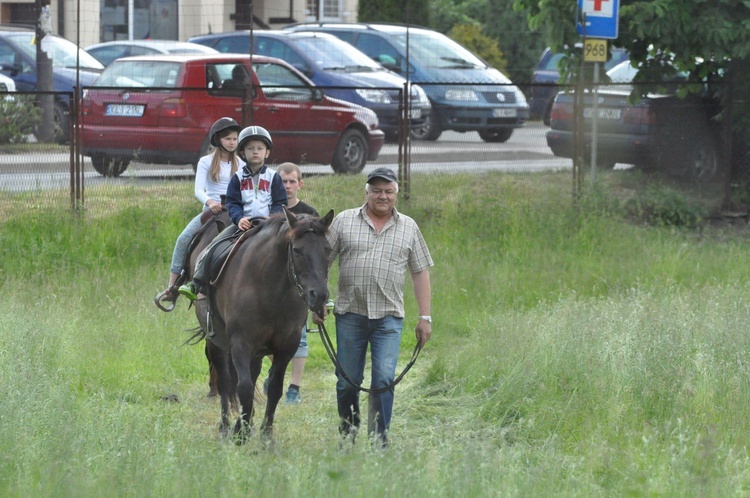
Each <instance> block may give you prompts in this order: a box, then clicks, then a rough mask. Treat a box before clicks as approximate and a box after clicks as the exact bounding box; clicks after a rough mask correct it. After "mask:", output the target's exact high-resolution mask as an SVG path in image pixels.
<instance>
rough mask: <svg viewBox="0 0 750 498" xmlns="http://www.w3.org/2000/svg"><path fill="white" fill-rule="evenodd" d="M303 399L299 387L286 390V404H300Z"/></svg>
mask: <svg viewBox="0 0 750 498" xmlns="http://www.w3.org/2000/svg"><path fill="white" fill-rule="evenodd" d="M301 401H302V396H300V395H299V391H298V390H297V389H288V390H287V392H286V404H287V405H298V404H299V403H300V402H301Z"/></svg>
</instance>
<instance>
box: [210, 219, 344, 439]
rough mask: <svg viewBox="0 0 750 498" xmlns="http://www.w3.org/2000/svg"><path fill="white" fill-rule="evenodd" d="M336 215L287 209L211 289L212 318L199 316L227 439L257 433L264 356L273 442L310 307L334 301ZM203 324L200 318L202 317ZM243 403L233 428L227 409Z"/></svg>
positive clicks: (265, 429)
mask: <svg viewBox="0 0 750 498" xmlns="http://www.w3.org/2000/svg"><path fill="white" fill-rule="evenodd" d="M332 221H333V211H330V212H329V213H328V214H327V215H326V216H324V217H323V218H316V217H311V216H305V215H301V216H299V217H295V216H294V215H293V214H292V213H290V212H288V211H285V213H284V214H283V215H281V214H278V215H272V216H271V217H269V218H268V219H266V220H264V221H263V222H261V224H260V225H259V226H257V227H254V228H252V229H251V230H250V232H249V233H248V234H247V235H248V236H247V238H246V240H245V241H244V242H243V243H242V244H241V245H239V246H237V248H236V250H235V252H233V253H232V254H231V255H230V257H229V259H228V260H227V261H226V263H225V264H224V268H223V270H222V272H221V274H220V275H218V276H215V275H213V276H212V277H211V278H212V279H215V281H214V285H213V286H211V287H210V288H209V290H208V299H207V301H208V304H209V308H210V319H209V320H208V321H207V320H206V318H205V315H202V316H201V314H199V320H200V323H201V327H202V329H203V333H204V334H205V336H206V338H207V341H206V352H207V355H208V357H209V362H210V363H211V364H212V365H213V366H214V368H215V370H216V373H217V376H218V377H217V387H218V390H219V394H220V396H221V426H220V431H221V432H222V433H223V434H226V433H228V432H230V429H231V432H232V433H233V434H236V435H237V436H238V438H239V441H240V442H244V441H245V440H246V439H247V436H248V435H249V433H250V430H251V427H252V425H251V418H252V414H253V402H254V396H255V385H256V381H257V379H258V376H259V375H260V370H261V366H262V361H263V357H264V356H266V355H271V354H272V355H273V364H272V366H271V371H270V381H269V386H268V398H267V402H266V412H265V415H264V417H263V422H262V423H261V427H260V429H261V433H262V434H263V435H264V436H267V437H268V438H270V436H272V434H273V421H274V413H275V411H276V405H277V404H278V402H279V399H280V398H281V394H282V390H283V382H284V374H285V373H286V368H287V365H288V364H289V362H290V361H291V359H292V357H293V356H294V354H295V352H296V351H297V348H298V346H299V342H300V338H301V334H302V326H303V325H304V323H305V321H306V319H307V312H308V309H311V310H313V311H314V312H317V313H322V312H323V307H324V306H325V303H326V301H327V300H328V261H327V258H328V254H329V252H330V247H329V245H328V241H327V240H326V237H325V235H326V232H327V230H328V227H329V226H330V224H331V222H332ZM201 318H202V319H201ZM235 398H239V402H240V416H239V417H238V419H237V422H236V423H235V425H234V427H233V428H231V427H230V423H229V407H230V403H232V401H233V400H234V399H235Z"/></svg>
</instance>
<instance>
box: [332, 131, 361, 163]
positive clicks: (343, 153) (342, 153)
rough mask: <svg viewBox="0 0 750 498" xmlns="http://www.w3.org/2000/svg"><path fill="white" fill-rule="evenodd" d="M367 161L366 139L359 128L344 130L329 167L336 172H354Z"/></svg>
mask: <svg viewBox="0 0 750 498" xmlns="http://www.w3.org/2000/svg"><path fill="white" fill-rule="evenodd" d="M366 162H367V140H366V139H365V136H364V135H363V134H362V132H361V131H359V130H353V129H350V130H346V131H345V132H344V134H343V135H342V136H341V140H339V144H338V145H337V146H336V151H335V152H334V155H333V161H332V162H331V167H333V171H335V172H336V173H343V174H355V173H359V172H360V171H362V170H363V169H364V167H365V163H366Z"/></svg>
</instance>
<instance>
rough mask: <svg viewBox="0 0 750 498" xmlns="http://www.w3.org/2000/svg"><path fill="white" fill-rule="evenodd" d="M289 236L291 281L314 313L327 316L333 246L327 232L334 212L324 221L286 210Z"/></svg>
mask: <svg viewBox="0 0 750 498" xmlns="http://www.w3.org/2000/svg"><path fill="white" fill-rule="evenodd" d="M284 214H285V216H286V220H287V223H288V224H289V232H288V234H287V237H288V240H289V244H288V247H289V260H288V264H287V270H288V272H289V279H290V280H291V282H292V284H293V285H294V286H295V287H296V288H297V291H298V292H299V295H300V297H301V298H302V299H303V300H304V301H305V303H306V304H307V306H308V308H310V309H311V310H312V311H313V312H315V313H317V314H319V315H321V316H322V315H323V307H324V306H325V303H326V302H327V301H328V255H329V253H330V252H331V246H330V245H329V244H328V240H327V239H326V232H327V231H328V227H329V226H331V222H332V221H333V210H330V211H329V212H328V214H326V215H325V216H323V217H322V218H316V217H314V216H307V215H300V216H299V217H298V216H295V215H294V214H293V213H291V212H289V211H287V209H286V207H285V208H284Z"/></svg>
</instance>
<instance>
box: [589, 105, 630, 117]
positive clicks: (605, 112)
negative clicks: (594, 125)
mask: <svg viewBox="0 0 750 498" xmlns="http://www.w3.org/2000/svg"><path fill="white" fill-rule="evenodd" d="M597 114H598V115H599V119H620V116H622V109H607V108H603V109H599V112H598V113H597ZM593 115H594V109H592V108H591V107H584V109H583V117H584V118H590V117H591V116H593Z"/></svg>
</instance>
